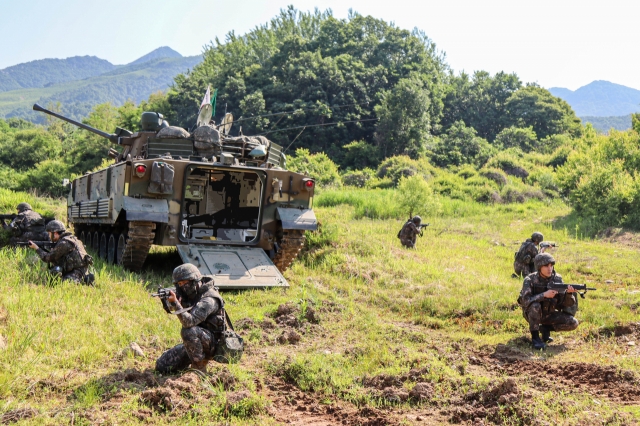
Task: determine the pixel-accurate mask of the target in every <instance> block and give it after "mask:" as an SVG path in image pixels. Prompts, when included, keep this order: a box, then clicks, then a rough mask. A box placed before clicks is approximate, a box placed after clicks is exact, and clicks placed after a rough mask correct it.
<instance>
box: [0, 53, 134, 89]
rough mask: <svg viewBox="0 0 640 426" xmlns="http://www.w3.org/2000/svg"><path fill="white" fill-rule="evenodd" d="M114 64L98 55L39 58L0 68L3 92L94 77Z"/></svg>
mask: <svg viewBox="0 0 640 426" xmlns="http://www.w3.org/2000/svg"><path fill="white" fill-rule="evenodd" d="M141 59H142V58H141ZM114 68H116V66H115V65H113V64H112V63H110V62H109V61H105V60H104V59H100V58H97V57H95V56H74V57H72V58H66V59H40V60H37V61H31V62H26V63H24V64H18V65H14V66H11V67H8V68H5V69H3V70H0V92H7V91H9V90H18V89H28V88H31V87H48V86H51V85H53V84H57V83H64V82H66V81H73V80H81V79H83V78H87V77H94V76H96V75H100V74H102V73H105V72H107V71H111V70H112V69H114Z"/></svg>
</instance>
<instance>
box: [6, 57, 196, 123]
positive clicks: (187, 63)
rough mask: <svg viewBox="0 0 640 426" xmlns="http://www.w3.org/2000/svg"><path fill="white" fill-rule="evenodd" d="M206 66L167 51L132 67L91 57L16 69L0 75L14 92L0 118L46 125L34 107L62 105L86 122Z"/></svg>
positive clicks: (66, 110)
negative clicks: (97, 111) (99, 110)
mask: <svg viewBox="0 0 640 426" xmlns="http://www.w3.org/2000/svg"><path fill="white" fill-rule="evenodd" d="M201 61H202V58H201V57H200V56H190V57H183V56H182V55H180V54H179V53H178V52H176V51H175V50H173V49H171V48H169V47H166V46H165V47H160V48H158V49H156V50H154V51H152V52H150V53H148V54H146V55H144V56H142V57H141V58H138V59H136V60H135V61H133V62H131V63H130V64H127V65H113V64H111V63H109V62H108V61H105V60H103V59H99V58H96V57H88V56H87V57H74V58H67V59H44V60H41V61H33V62H29V63H26V64H20V65H15V66H13V67H9V68H5V69H4V70H0V89H1V88H2V87H3V84H4V87H8V88H9V89H7V90H4V91H2V90H0V117H4V118H11V117H18V118H24V119H27V120H29V121H32V122H34V123H43V122H45V120H46V119H45V117H44V116H43V115H42V114H36V113H34V112H33V111H32V109H31V107H32V105H33V104H34V103H36V102H38V103H40V104H41V105H43V106H46V105H48V104H49V103H54V104H55V103H58V102H60V104H61V108H62V112H63V114H66V115H68V116H69V117H71V118H74V119H82V118H84V117H86V116H87V114H88V113H89V111H91V108H93V107H94V106H95V105H97V104H100V103H104V102H111V103H112V104H114V105H118V106H119V105H122V104H123V103H124V102H125V101H126V100H128V99H131V100H132V101H134V102H136V103H138V102H140V101H142V100H145V99H147V98H148V97H149V95H150V94H151V93H154V92H157V91H159V90H161V91H166V90H167V88H168V87H169V86H170V85H171V84H172V83H173V78H174V77H175V76H176V75H178V74H180V73H183V72H185V71H187V70H188V69H190V68H193V67H194V66H195V65H196V64H198V63H199V62H201ZM4 75H6V78H4V77H3V76H4ZM3 78H4V80H3Z"/></svg>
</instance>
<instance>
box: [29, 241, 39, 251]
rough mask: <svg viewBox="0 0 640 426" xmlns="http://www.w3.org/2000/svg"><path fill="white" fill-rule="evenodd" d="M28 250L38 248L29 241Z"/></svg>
mask: <svg viewBox="0 0 640 426" xmlns="http://www.w3.org/2000/svg"><path fill="white" fill-rule="evenodd" d="M29 248H30V249H33V250H38V246H37V245H36V244H35V243H34V242H33V241H31V240H29Z"/></svg>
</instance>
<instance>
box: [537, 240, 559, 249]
mask: <svg viewBox="0 0 640 426" xmlns="http://www.w3.org/2000/svg"><path fill="white" fill-rule="evenodd" d="M559 246H560V244H558V243H553V242H551V241H545V242H542V243H540V248H549V247H554V248H555V247H559Z"/></svg>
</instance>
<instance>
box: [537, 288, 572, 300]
mask: <svg viewBox="0 0 640 426" xmlns="http://www.w3.org/2000/svg"><path fill="white" fill-rule="evenodd" d="M574 291H575V290H574ZM542 294H544V297H545V298H547V299H553V298H554V297H556V294H558V292H557V291H555V290H547V291H545V292H544V293H542Z"/></svg>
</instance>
